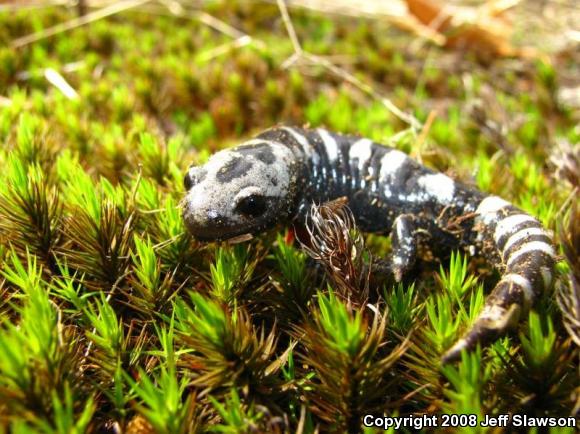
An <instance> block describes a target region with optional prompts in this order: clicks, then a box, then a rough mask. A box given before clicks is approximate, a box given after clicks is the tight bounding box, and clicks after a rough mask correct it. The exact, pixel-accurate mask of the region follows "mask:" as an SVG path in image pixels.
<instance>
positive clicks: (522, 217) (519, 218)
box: [494, 214, 539, 243]
mask: <svg viewBox="0 0 580 434" xmlns="http://www.w3.org/2000/svg"><path fill="white" fill-rule="evenodd" d="M527 222H535V223H537V224H538V225H539V223H538V221H537V220H536V219H535V218H533V217H532V216H530V215H527V214H516V215H511V216H509V217H506V218H504V219H503V220H501V221H500V222H499V223H498V224H497V227H496V228H495V236H494V238H495V242H496V243H497V242H499V239H500V238H501V237H503V236H504V235H509V234H510V233H511V232H512V231H513V230H514V229H515V227H516V226H517V225H519V224H521V223H527Z"/></svg>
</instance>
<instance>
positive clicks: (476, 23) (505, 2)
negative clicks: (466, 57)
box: [405, 0, 537, 58]
mask: <svg viewBox="0 0 580 434" xmlns="http://www.w3.org/2000/svg"><path fill="white" fill-rule="evenodd" d="M405 1H406V3H407V8H408V10H409V12H410V13H411V14H412V15H413V16H414V17H416V18H417V19H418V20H419V22H420V23H421V24H423V25H424V26H426V27H428V28H430V29H431V30H433V31H436V32H438V33H439V34H440V35H441V36H442V37H443V38H444V44H443V45H444V46H446V47H449V48H459V49H470V50H473V51H475V52H476V53H477V54H478V55H482V56H484V57H488V56H494V57H498V56H499V57H505V56H510V57H511V56H514V57H528V58H529V57H537V52H536V50H534V49H532V48H518V47H514V46H513V45H512V44H511V43H510V41H509V38H510V36H511V32H512V26H511V24H510V23H509V22H508V21H507V20H506V19H505V18H504V17H503V14H504V12H505V11H506V10H507V9H509V8H511V7H513V6H515V5H516V4H517V3H518V0H499V1H490V2H488V3H486V4H485V5H484V6H482V7H480V8H467V7H466V8H461V9H460V8H455V7H451V6H448V5H441V4H440V3H439V2H437V1H436V0H405Z"/></svg>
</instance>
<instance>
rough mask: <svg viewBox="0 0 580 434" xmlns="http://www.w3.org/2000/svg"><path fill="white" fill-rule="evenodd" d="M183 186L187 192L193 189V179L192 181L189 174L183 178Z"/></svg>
mask: <svg viewBox="0 0 580 434" xmlns="http://www.w3.org/2000/svg"><path fill="white" fill-rule="evenodd" d="M183 186H184V187H185V190H186V191H189V190H191V187H193V179H191V176H190V174H189V172H187V173H186V174H185V176H184V177H183Z"/></svg>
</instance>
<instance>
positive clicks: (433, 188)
mask: <svg viewBox="0 0 580 434" xmlns="http://www.w3.org/2000/svg"><path fill="white" fill-rule="evenodd" d="M417 184H419V186H420V187H421V188H422V189H423V190H425V192H426V193H427V194H428V195H429V196H431V197H432V198H434V199H436V200H437V202H439V203H441V204H449V203H451V202H452V201H453V197H454V195H455V182H453V180H452V179H451V178H450V177H448V176H447V175H444V174H442V173H437V174H432V175H423V176H421V177H420V178H419V179H418V180H417Z"/></svg>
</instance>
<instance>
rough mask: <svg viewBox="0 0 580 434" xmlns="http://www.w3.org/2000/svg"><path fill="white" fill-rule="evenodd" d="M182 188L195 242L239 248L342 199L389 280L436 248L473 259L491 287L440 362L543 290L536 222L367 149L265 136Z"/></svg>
mask: <svg viewBox="0 0 580 434" xmlns="http://www.w3.org/2000/svg"><path fill="white" fill-rule="evenodd" d="M184 183H185V187H186V189H187V190H188V192H187V196H186V197H185V199H184V201H183V206H184V209H183V217H184V220H185V223H186V225H187V227H188V228H189V230H190V231H191V232H192V234H193V235H194V236H195V237H196V238H198V239H200V240H205V241H210V240H223V239H231V238H234V237H240V236H241V237H242V238H243V236H244V235H249V234H255V233H258V232H261V231H263V230H265V229H267V228H269V227H271V226H273V225H275V224H277V223H280V222H289V221H292V220H294V221H296V220H298V221H300V219H303V218H304V217H305V215H306V212H307V210H308V209H309V208H310V206H311V204H312V203H323V202H326V201H330V200H333V199H337V198H340V197H346V198H347V199H348V206H349V207H350V208H351V210H352V212H353V214H354V216H355V219H356V221H357V224H358V225H359V227H360V229H361V230H363V231H368V232H378V233H390V235H391V240H392V248H393V252H392V258H391V264H392V265H391V266H392V269H393V273H394V275H395V277H396V278H397V280H400V279H401V276H402V275H403V274H404V273H405V272H406V271H407V270H409V269H410V267H412V266H413V264H414V262H415V259H416V256H423V257H424V256H425V255H429V254H430V255H433V253H432V252H437V251H441V249H442V248H444V249H447V250H448V251H449V250H451V249H463V250H465V251H467V252H469V253H470V254H471V255H476V254H477V255H480V256H483V257H484V258H485V259H486V260H487V261H488V262H490V263H491V264H493V265H495V266H496V267H498V268H499V269H500V270H501V271H502V277H501V280H500V281H499V283H498V284H497V285H496V287H495V288H494V290H493V292H492V293H491V295H490V296H489V297H488V298H487V300H486V303H485V306H484V308H483V310H482V312H481V314H480V315H479V317H478V318H477V320H476V322H475V323H474V325H473V326H472V328H471V329H470V330H469V331H468V332H467V333H466V334H465V336H464V337H463V338H462V339H460V340H459V341H458V342H457V343H456V344H455V345H454V346H453V347H452V348H451V349H450V350H449V351H448V352H447V353H446V354H445V356H444V358H443V360H444V361H449V360H454V359H457V358H458V356H459V354H460V352H461V350H462V349H464V348H467V349H471V348H473V347H474V346H475V345H476V344H477V343H481V344H487V343H490V342H492V341H494V340H495V339H497V338H498V337H499V336H501V335H503V334H504V333H505V332H506V330H507V329H508V328H509V327H511V326H513V325H515V324H516V323H517V321H518V320H519V319H520V317H522V316H523V315H524V314H525V313H526V312H527V311H528V309H529V307H530V306H531V305H532V303H533V302H534V301H535V300H536V299H537V298H538V296H539V295H540V293H541V292H542V291H544V290H546V289H547V288H548V287H549V286H550V284H551V280H552V273H553V269H554V264H555V257H556V254H555V251H554V249H553V247H552V239H551V236H550V234H549V233H548V232H547V231H546V230H545V229H543V228H542V226H541V224H540V223H539V222H538V220H536V219H535V218H533V217H531V216H530V215H528V214H526V213H525V212H523V211H522V210H520V209H518V208H516V207H515V206H513V205H511V204H510V203H509V202H506V201H505V200H503V199H501V198H499V197H497V196H489V195H487V194H485V193H482V192H481V191H478V190H477V189H475V188H473V187H470V186H467V185H464V184H461V183H459V182H456V181H454V180H453V179H451V178H450V177H448V176H446V175H444V174H442V173H437V172H434V171H433V170H431V169H428V168H426V167H424V166H422V165H421V164H419V163H417V162H416V161H414V160H413V159H411V158H409V157H408V156H407V155H406V154H404V153H403V152H401V151H399V150H396V149H392V148H389V147H386V146H383V145H380V144H377V143H374V142H372V141H371V140H369V139H364V138H359V137H355V136H347V135H340V134H335V133H332V132H329V131H327V130H324V129H317V130H308V129H302V128H291V127H279V128H273V129H270V130H267V131H265V132H263V133H262V134H260V135H259V136H257V137H256V138H254V139H253V140H250V141H248V142H246V143H243V144H242V145H240V146H238V147H235V148H233V149H228V150H224V151H220V152H218V153H216V154H214V155H213V156H212V157H211V158H210V159H209V160H208V162H207V163H206V164H205V165H203V166H200V167H191V168H190V169H189V171H188V173H187V174H186V176H185V180H184Z"/></svg>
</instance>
